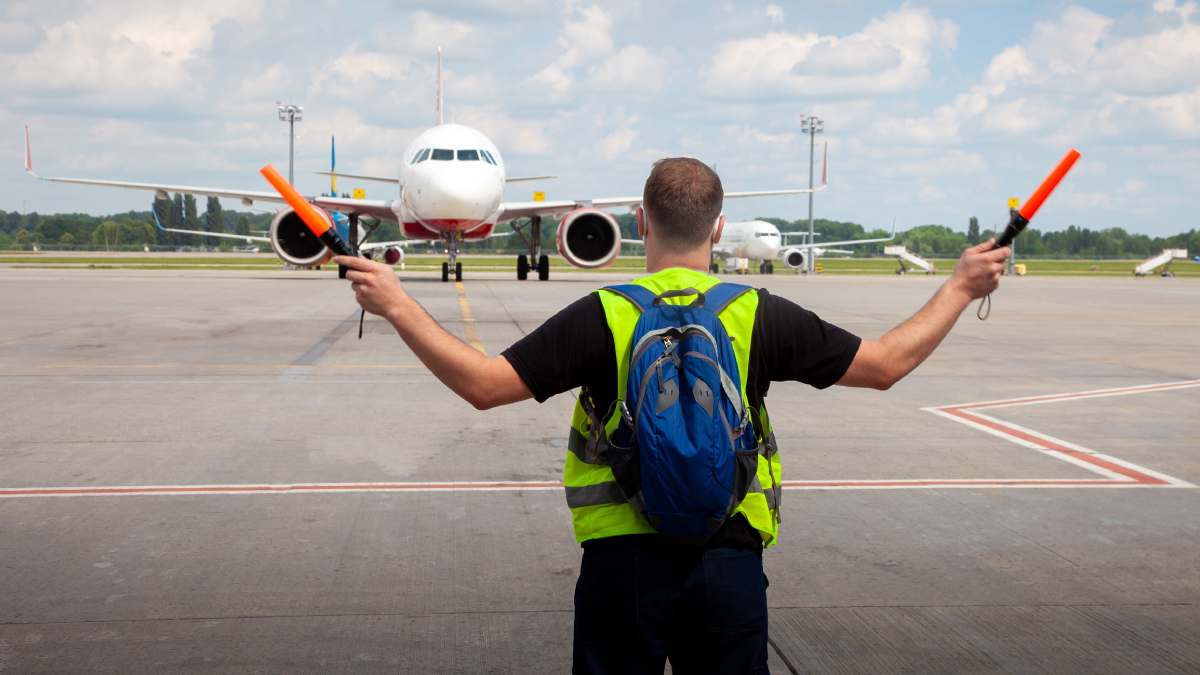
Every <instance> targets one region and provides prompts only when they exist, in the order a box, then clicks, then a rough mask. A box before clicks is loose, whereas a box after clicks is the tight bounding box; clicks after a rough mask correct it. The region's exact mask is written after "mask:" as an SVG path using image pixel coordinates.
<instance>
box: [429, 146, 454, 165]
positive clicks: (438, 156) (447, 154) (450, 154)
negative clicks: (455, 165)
mask: <svg viewBox="0 0 1200 675" xmlns="http://www.w3.org/2000/svg"><path fill="white" fill-rule="evenodd" d="M429 158H430V159H432V160H435V161H439V162H449V161H450V160H452V159H454V151H453V150H445V149H443V148H434V150H433V154H432V155H430V157H429Z"/></svg>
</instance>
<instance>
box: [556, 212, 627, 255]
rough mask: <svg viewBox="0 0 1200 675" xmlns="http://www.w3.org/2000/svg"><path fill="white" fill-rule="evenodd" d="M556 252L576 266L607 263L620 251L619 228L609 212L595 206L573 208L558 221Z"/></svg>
mask: <svg viewBox="0 0 1200 675" xmlns="http://www.w3.org/2000/svg"><path fill="white" fill-rule="evenodd" d="M555 241H556V243H557V244H558V252H559V253H561V254H562V257H563V258H564V259H565V260H566V261H567V262H569V263H571V264H572V265H574V266H576V267H585V268H589V269H591V268H596V267H604V266H605V265H608V264H611V263H612V261H613V260H615V259H616V257H617V254H619V253H620V252H621V228H620V226H618V225H617V219H616V218H613V217H612V214H610V213H607V212H605V211H600V210H599V209H576V210H574V211H572V212H570V213H568V214H567V215H566V216H565V217H564V218H563V219H562V222H561V223H559V224H558V234H557V235H555Z"/></svg>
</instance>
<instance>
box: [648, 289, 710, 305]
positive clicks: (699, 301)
mask: <svg viewBox="0 0 1200 675" xmlns="http://www.w3.org/2000/svg"><path fill="white" fill-rule="evenodd" d="M687 295H694V296H696V299H695V300H693V301H692V302H691V304H689V305H688V307H703V306H704V293H702V292H701V291H698V290H696V289H694V288H681V289H679V290H675V291H664V292H662V293H660V294H658V295H657V296H655V298H654V306H655V307H657V306H659V305H661V304H663V301H664V300H666V299H667V298H682V297H684V296H687Z"/></svg>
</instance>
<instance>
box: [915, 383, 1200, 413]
mask: <svg viewBox="0 0 1200 675" xmlns="http://www.w3.org/2000/svg"><path fill="white" fill-rule="evenodd" d="M1190 387H1200V379H1197V380H1179V381H1176V382H1161V383H1158V384H1140V385H1135V386H1132V387H1115V388H1109V389H1091V390H1088V391H1077V392H1068V393H1065V394H1046V395H1042V396H1022V397H1019V398H1006V399H999V400H994V401H975V402H973V403H955V404H954V405H942V406H932V407H930V408H922V410H931V409H933V408H962V409H972V410H981V409H984V408H1000V407H1005V408H1007V407H1012V406H1018V405H1037V404H1039V403H1056V402H1058V401H1076V400H1080V399H1085V398H1101V397H1105V396H1125V395H1128V394H1142V393H1146V392H1150V391H1170V390H1172V389H1188V388H1190Z"/></svg>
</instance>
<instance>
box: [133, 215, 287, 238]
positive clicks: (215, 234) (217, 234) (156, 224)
mask: <svg viewBox="0 0 1200 675" xmlns="http://www.w3.org/2000/svg"><path fill="white" fill-rule="evenodd" d="M150 215H152V216H154V227H155V229H157V230H158V231H159V232H177V233H179V234H194V235H198V236H201V237H215V238H217V239H237V240H239V241H244V242H246V243H247V244H251V243H254V242H256V241H261V242H266V243H268V244H269V243H271V238H270V237H260V236H257V235H253V234H232V233H229V232H207V231H205V230H181V229H179V228H176V227H163V224H162V221H160V220H159V219H158V214H157V213H155V212H154V211H151V212H150Z"/></svg>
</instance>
